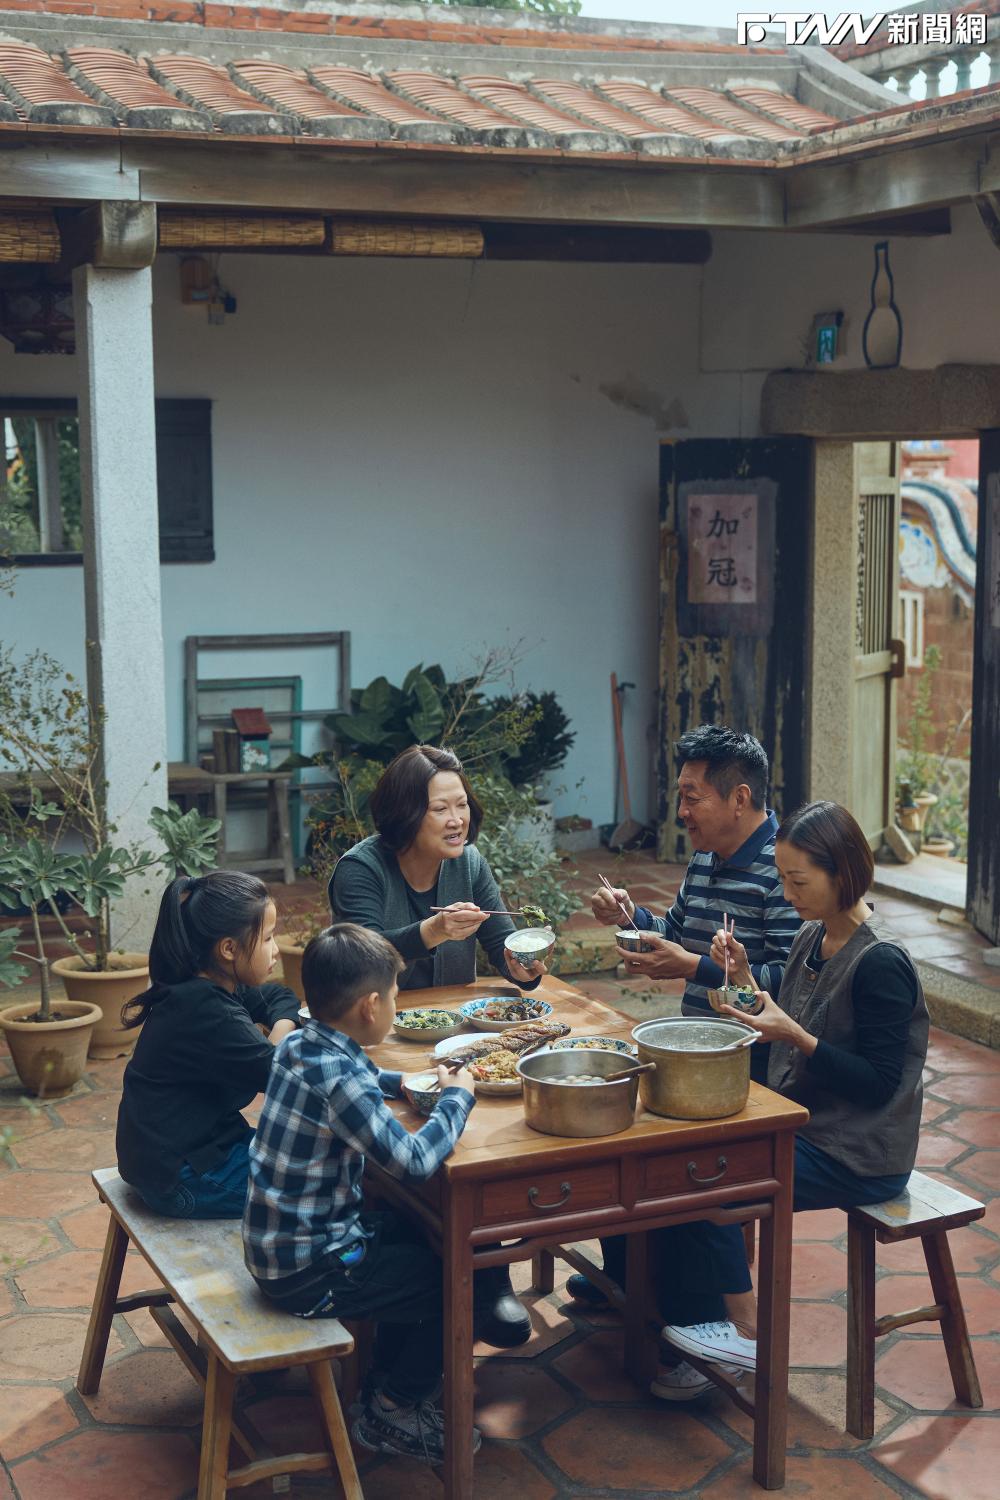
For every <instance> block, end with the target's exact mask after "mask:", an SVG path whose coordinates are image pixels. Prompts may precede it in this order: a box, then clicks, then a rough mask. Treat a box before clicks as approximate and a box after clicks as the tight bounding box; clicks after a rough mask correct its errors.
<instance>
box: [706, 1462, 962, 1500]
mask: <svg viewBox="0 0 1000 1500" xmlns="http://www.w3.org/2000/svg"><path fill="white" fill-rule="evenodd" d="M750 1465H751V1459H750V1457H749V1455H747V1456H746V1457H743V1458H740V1459H739V1460H738V1461H737V1462H736V1463H735V1464H734V1465H733V1467H732V1468H731V1469H727V1470H726V1472H725V1474H722V1475H721V1476H720V1477H719V1478H718V1479H716V1480H715V1482H714V1483H713V1484H708V1485H706V1486H705V1488H704V1489H703V1490H702V1491H700V1496H704V1500H754V1497H755V1496H757V1495H759V1494H760V1493H761V1491H760V1489H759V1488H758V1487H757V1485H756V1484H754V1482H753V1477H752V1475H751V1472H750ZM783 1493H784V1494H785V1495H788V1496H792V1495H794V1496H795V1500H800V1497H801V1500H813V1497H814V1500H890V1496H894V1495H895V1494H896V1491H895V1490H893V1489H890V1488H889V1486H888V1485H887V1484H884V1483H883V1482H882V1480H881V1479H876V1478H875V1476H874V1474H872V1473H871V1471H870V1470H869V1469H868V1468H867V1467H866V1466H865V1465H864V1464H863V1463H861V1461H860V1460H857V1459H851V1458H838V1459H836V1460H835V1461H831V1460H830V1459H827V1458H822V1457H816V1456H813V1457H812V1458H789V1459H788V1461H787V1467H786V1476H785V1489H784V1492H783ZM950 1500H958V1497H957V1495H955V1496H952V1497H950ZM963 1500H964V1497H963Z"/></svg>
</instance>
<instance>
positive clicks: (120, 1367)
mask: <svg viewBox="0 0 1000 1500" xmlns="http://www.w3.org/2000/svg"><path fill="white" fill-rule="evenodd" d="M82 1399H83V1400H84V1401H85V1402H86V1404H87V1406H88V1408H89V1410H90V1413H91V1415H92V1416H93V1417H94V1418H95V1419H96V1421H98V1422H105V1423H108V1424H113V1425H119V1424H128V1425H129V1426H138V1427H193V1426H194V1425H195V1424H196V1423H198V1422H200V1421H201V1417H202V1408H203V1404H204V1397H203V1394H202V1390H201V1387H200V1386H199V1385H198V1382H197V1381H196V1380H195V1379H194V1377H193V1376H192V1375H189V1374H188V1372H187V1370H186V1369H185V1368H184V1366H183V1365H182V1364H181V1362H180V1360H179V1359H178V1358H177V1355H176V1354H174V1353H173V1351H172V1350H171V1351H169V1352H168V1351H166V1350H160V1349H144V1350H142V1351H141V1353H139V1354H127V1355H126V1356H125V1357H124V1359H118V1360H115V1361H114V1363H113V1364H108V1365H106V1366H105V1369H104V1373H103V1375H102V1376H101V1388H100V1390H99V1391H98V1392H97V1393H96V1395H93V1396H84V1397H83V1398H82Z"/></svg>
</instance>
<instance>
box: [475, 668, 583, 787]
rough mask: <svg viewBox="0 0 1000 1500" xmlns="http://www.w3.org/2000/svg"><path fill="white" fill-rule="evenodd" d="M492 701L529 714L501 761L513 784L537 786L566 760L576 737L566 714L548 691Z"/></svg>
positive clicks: (556, 699) (505, 708)
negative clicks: (518, 739)
mask: <svg viewBox="0 0 1000 1500" xmlns="http://www.w3.org/2000/svg"><path fill="white" fill-rule="evenodd" d="M493 701H494V706H497V705H501V706H502V708H503V710H504V711H508V710H511V711H513V710H514V709H515V708H516V707H520V709H521V711H522V712H524V713H526V714H527V715H528V716H529V719H530V722H529V724H528V727H527V729H526V731H525V734H524V737H523V739H522V741H521V743H520V745H519V746H518V747H517V749H516V750H514V751H513V752H506V753H502V754H501V756H500V763H501V767H502V769H503V772H504V775H505V776H507V777H508V779H509V780H510V781H512V782H513V784H514V785H515V786H532V787H534V786H537V785H538V783H539V782H540V781H541V780H542V777H543V776H546V775H547V774H548V773H549V771H556V770H558V769H559V767H560V766H561V765H562V764H563V763H564V762H565V760H566V757H567V755H568V754H569V751H570V747H571V746H572V744H573V741H574V740H575V739H576V734H575V733H574V732H573V731H572V730H571V729H570V727H569V723H570V721H569V718H568V716H567V715H566V713H565V711H564V710H563V708H562V705H561V704H560V702H559V700H558V698H557V697H556V695H555V693H553V692H551V691H549V692H545V693H525V694H524V695H523V696H522V697H521V698H519V699H504V698H496V699H494V700H493Z"/></svg>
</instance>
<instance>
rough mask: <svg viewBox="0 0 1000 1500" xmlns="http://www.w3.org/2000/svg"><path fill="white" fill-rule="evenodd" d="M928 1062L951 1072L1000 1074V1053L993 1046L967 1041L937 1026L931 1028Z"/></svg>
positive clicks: (939, 1068) (945, 1071)
mask: <svg viewBox="0 0 1000 1500" xmlns="http://www.w3.org/2000/svg"><path fill="white" fill-rule="evenodd" d="M927 1063H928V1066H929V1067H931V1068H937V1069H938V1070H939V1071H941V1072H944V1073H949V1074H952V1073H993V1074H994V1075H995V1076H1000V1055H998V1054H997V1053H996V1052H995V1051H994V1050H993V1048H992V1047H984V1046H982V1045H981V1043H979V1042H970V1041H967V1040H966V1039H965V1038H964V1037H960V1036H952V1035H951V1034H950V1033H949V1032H947V1031H940V1030H938V1028H937V1027H932V1028H931V1034H930V1040H929V1042H928V1044H927Z"/></svg>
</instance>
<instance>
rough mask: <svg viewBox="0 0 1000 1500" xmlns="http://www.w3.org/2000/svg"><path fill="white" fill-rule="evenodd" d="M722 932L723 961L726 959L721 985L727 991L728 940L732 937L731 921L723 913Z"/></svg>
mask: <svg viewBox="0 0 1000 1500" xmlns="http://www.w3.org/2000/svg"><path fill="white" fill-rule="evenodd" d="M722 931H723V935H724V936H725V938H726V951H725V959H726V967H725V976H726V978H725V983H724V985H723V988H724V989H727V990H728V988H729V941H728V940H729V938H731V937H732V935H733V924H732V921H731V920H730V918H729V917H727V916H726V913H725V912H723V913H722Z"/></svg>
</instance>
